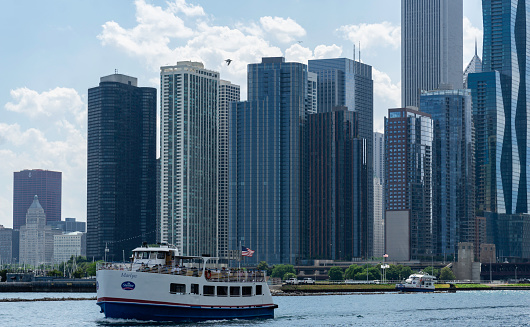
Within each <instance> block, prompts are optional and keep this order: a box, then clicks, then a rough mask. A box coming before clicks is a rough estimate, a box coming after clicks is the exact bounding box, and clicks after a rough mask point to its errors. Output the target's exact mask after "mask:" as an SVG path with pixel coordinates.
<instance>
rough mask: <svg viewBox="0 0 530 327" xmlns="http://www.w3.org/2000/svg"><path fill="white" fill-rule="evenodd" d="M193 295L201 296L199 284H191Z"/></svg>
mask: <svg viewBox="0 0 530 327" xmlns="http://www.w3.org/2000/svg"><path fill="white" fill-rule="evenodd" d="M191 294H199V284H191Z"/></svg>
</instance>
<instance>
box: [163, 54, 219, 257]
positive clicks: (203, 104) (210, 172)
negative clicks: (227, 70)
mask: <svg viewBox="0 0 530 327" xmlns="http://www.w3.org/2000/svg"><path fill="white" fill-rule="evenodd" d="M219 81H220V80H219V73H218V72H215V71H211V70H208V69H205V68H204V65H203V64H202V63H200V62H191V61H180V62H177V65H175V66H163V67H161V68H160V166H161V174H160V187H161V190H160V191H161V197H160V207H161V214H160V226H159V228H160V238H161V241H162V242H168V243H170V244H174V245H175V246H177V248H178V249H179V251H180V253H181V254H183V255H202V254H209V255H212V256H217V254H218V252H217V251H218V239H217V236H218V235H217V195H218V192H217V188H218V170H217V169H218V152H217V151H218V134H217V133H218V108H219V107H218V104H219Z"/></svg>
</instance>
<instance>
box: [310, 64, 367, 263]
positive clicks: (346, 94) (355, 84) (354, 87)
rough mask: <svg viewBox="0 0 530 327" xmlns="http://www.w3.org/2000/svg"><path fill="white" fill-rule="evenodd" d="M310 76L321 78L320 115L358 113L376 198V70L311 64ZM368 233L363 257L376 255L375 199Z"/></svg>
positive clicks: (363, 66) (353, 66)
mask: <svg viewBox="0 0 530 327" xmlns="http://www.w3.org/2000/svg"><path fill="white" fill-rule="evenodd" d="M308 68H309V71H310V72H313V73H316V74H317V75H318V86H317V94H318V95H317V97H318V101H317V102H318V104H317V108H318V112H329V111H331V110H332V109H333V108H334V107H336V106H346V107H347V108H348V110H350V111H355V112H357V117H358V128H359V137H360V138H363V139H364V140H365V142H366V169H367V176H368V177H369V178H368V181H367V191H368V194H373V187H374V186H373V185H374V182H373V179H372V177H373V174H374V172H373V160H374V159H373V132H374V101H373V97H374V87H373V84H374V83H373V80H372V66H369V65H366V64H363V63H361V62H358V61H354V60H351V59H347V58H335V59H318V60H309V63H308ZM367 205H368V208H367V215H366V219H367V221H366V222H364V223H363V226H364V227H366V230H364V231H363V232H362V234H363V240H362V249H361V252H362V256H363V257H365V258H366V257H370V256H371V255H372V245H373V227H372V226H373V216H374V214H373V196H368V203H367Z"/></svg>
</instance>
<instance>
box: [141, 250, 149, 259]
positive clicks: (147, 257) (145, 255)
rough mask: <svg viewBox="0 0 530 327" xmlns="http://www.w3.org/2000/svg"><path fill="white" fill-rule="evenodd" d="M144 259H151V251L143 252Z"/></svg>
mask: <svg viewBox="0 0 530 327" xmlns="http://www.w3.org/2000/svg"><path fill="white" fill-rule="evenodd" d="M142 259H149V252H147V251H144V252H142Z"/></svg>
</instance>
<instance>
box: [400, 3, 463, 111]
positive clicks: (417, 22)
mask: <svg viewBox="0 0 530 327" xmlns="http://www.w3.org/2000/svg"><path fill="white" fill-rule="evenodd" d="M462 57H463V0H401V102H402V103H401V105H402V107H407V106H415V107H418V106H419V103H420V92H421V91H422V90H435V89H438V88H439V87H440V85H441V84H450V85H451V86H452V88H455V89H460V88H461V87H462V67H463V58H462Z"/></svg>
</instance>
